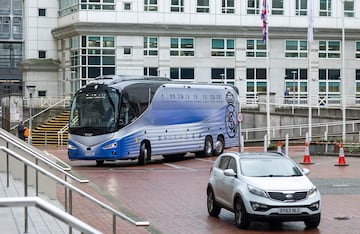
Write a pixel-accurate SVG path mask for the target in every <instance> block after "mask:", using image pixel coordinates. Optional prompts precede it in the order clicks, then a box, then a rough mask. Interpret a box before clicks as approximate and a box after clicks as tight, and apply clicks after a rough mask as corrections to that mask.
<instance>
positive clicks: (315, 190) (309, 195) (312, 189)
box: [308, 186, 317, 197]
mask: <svg viewBox="0 0 360 234" xmlns="http://www.w3.org/2000/svg"><path fill="white" fill-rule="evenodd" d="M316 193H317V188H316V186H314V187H312V188H311V189H310V190H309V191H308V197H312V196H314V195H315V194H316Z"/></svg>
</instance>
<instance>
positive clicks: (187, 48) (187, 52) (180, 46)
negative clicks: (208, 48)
mask: <svg viewBox="0 0 360 234" xmlns="http://www.w3.org/2000/svg"><path fill="white" fill-rule="evenodd" d="M175 41H176V43H174V42H175ZM190 41H191V42H192V43H186V42H190ZM175 45H176V47H175ZM169 53H170V56H179V57H187V56H189V57H193V56H195V38H192V37H171V38H170V51H169Z"/></svg>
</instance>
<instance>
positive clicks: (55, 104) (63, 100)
mask: <svg viewBox="0 0 360 234" xmlns="http://www.w3.org/2000/svg"><path fill="white" fill-rule="evenodd" d="M68 100H71V99H70V97H65V98H64V99H61V100H60V101H58V102H56V103H54V104H52V105H51V106H48V107H47V108H45V109H44V110H42V111H40V112H38V113H36V114H35V115H33V116H32V118H35V117H37V116H39V115H41V114H43V113H45V112H46V111H48V110H50V109H51V108H53V107H54V106H57V105H58V104H59V103H61V102H65V101H68ZM29 120H30V118H27V119H25V120H23V123H26V122H28V121H29ZM18 126H19V125H18V124H17V125H15V126H13V127H11V128H10V130H11V131H12V130H15V128H17V127H18Z"/></svg>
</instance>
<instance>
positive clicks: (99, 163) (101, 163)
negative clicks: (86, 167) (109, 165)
mask: <svg viewBox="0 0 360 234" xmlns="http://www.w3.org/2000/svg"><path fill="white" fill-rule="evenodd" d="M103 165H104V160H96V166H98V167H101V166H103Z"/></svg>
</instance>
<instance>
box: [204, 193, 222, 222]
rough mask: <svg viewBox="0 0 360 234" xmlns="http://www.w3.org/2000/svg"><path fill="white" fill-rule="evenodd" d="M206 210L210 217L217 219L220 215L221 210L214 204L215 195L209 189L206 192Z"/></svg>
mask: <svg viewBox="0 0 360 234" xmlns="http://www.w3.org/2000/svg"><path fill="white" fill-rule="evenodd" d="M207 209H208V212H209V215H210V216H213V217H217V216H219V214H220V211H221V208H220V207H219V206H218V205H217V204H216V201H215V195H214V192H213V190H212V189H211V188H208V191H207Z"/></svg>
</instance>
